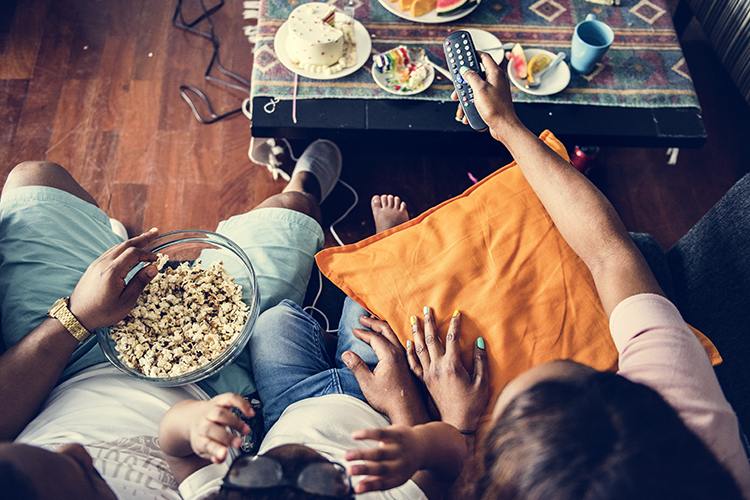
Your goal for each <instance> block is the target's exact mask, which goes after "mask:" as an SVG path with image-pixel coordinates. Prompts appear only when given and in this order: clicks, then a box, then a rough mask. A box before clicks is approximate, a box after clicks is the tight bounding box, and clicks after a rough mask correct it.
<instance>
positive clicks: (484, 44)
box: [464, 28, 505, 66]
mask: <svg viewBox="0 0 750 500" xmlns="http://www.w3.org/2000/svg"><path fill="white" fill-rule="evenodd" d="M464 31H468V32H469V34H470V35H471V39H472V40H474V48H475V49H477V50H481V51H482V52H487V53H488V54H489V55H491V56H492V59H494V60H495V62H496V63H497V65H498V66H500V63H502V62H503V58H504V57H505V50H503V48H502V47H501V45H502V43H501V42H500V39H499V38H498V37H496V36H495V35H493V34H492V33H490V32H489V31H484V30H478V29H476V28H466V29H465V30H464ZM487 49H493V50H487Z"/></svg>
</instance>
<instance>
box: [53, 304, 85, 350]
mask: <svg viewBox="0 0 750 500" xmlns="http://www.w3.org/2000/svg"><path fill="white" fill-rule="evenodd" d="M69 303H70V297H63V298H61V299H58V300H57V302H55V303H54V304H52V307H50V308H49V311H47V316H49V317H50V318H56V319H58V320H60V323H62V324H63V326H64V327H65V328H66V329H67V330H68V331H69V332H70V334H71V335H72V336H74V337H75V338H76V340H78V342H81V343H83V342H86V341H87V340H88V338H89V337H91V332H90V331H88V330H86V328H84V326H83V325H82V324H81V323H80V322H79V321H78V319H77V318H76V317H75V316H73V313H72V312H70V309H68V304H69Z"/></svg>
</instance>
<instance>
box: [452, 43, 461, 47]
mask: <svg viewBox="0 0 750 500" xmlns="http://www.w3.org/2000/svg"><path fill="white" fill-rule="evenodd" d="M453 46H454V47H456V48H459V47H461V46H460V45H459V44H458V43H456V44H454V45H453Z"/></svg>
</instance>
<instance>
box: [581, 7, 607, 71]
mask: <svg viewBox="0 0 750 500" xmlns="http://www.w3.org/2000/svg"><path fill="white" fill-rule="evenodd" d="M614 40H615V34H614V32H613V31H612V28H610V27H609V26H607V25H606V24H604V23H603V22H601V21H597V20H596V16H594V14H589V15H588V16H586V20H584V21H581V22H580V23H578V24H577V25H576V29H575V31H573V42H572V43H571V46H570V65H571V66H572V68H573V69H574V70H576V71H578V72H579V73H581V74H582V75H587V74H589V73H591V70H592V69H594V65H595V64H596V63H597V62H599V60H600V59H601V58H602V57H604V54H606V53H607V50H609V46H610V45H612V42H613V41H614Z"/></svg>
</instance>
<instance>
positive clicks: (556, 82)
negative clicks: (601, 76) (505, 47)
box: [508, 49, 570, 95]
mask: <svg viewBox="0 0 750 500" xmlns="http://www.w3.org/2000/svg"><path fill="white" fill-rule="evenodd" d="M523 52H524V55H526V61H530V60H531V58H532V57H534V56H535V55H537V54H548V55H549V56H550V57H551V58H553V59H554V58H555V54H553V53H552V52H550V51H548V50H542V49H523ZM551 71H552V72H551V73H550V72H549V71H548V72H547V73H545V74H544V78H542V83H541V84H540V85H539V86H538V87H532V88H530V89H527V88H526V81H525V79H524V80H522V79H520V78H518V77H517V76H516V70H515V67H514V66H513V64H512V63H508V76H509V77H510V81H511V82H513V85H515V86H516V87H518V88H519V89H521V90H523V91H524V92H526V93H527V94H533V95H552V94H557V93H558V92H560V91H561V90H562V89H564V88H565V87H567V86H568V83H570V68H568V64H567V63H566V62H565V61H564V60H563V61H560V62H559V63H558V65H557V66H555V67H554V68H552V70H551Z"/></svg>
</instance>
